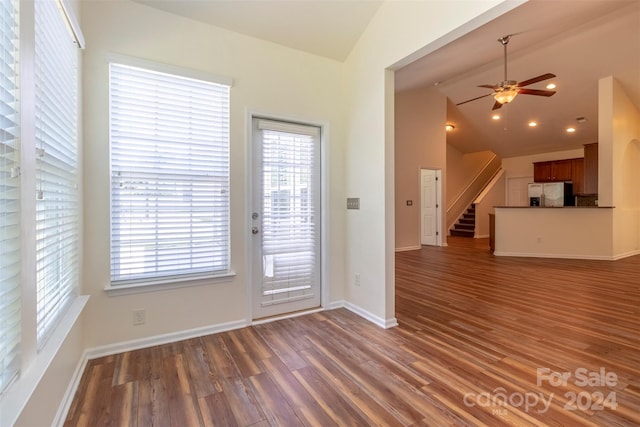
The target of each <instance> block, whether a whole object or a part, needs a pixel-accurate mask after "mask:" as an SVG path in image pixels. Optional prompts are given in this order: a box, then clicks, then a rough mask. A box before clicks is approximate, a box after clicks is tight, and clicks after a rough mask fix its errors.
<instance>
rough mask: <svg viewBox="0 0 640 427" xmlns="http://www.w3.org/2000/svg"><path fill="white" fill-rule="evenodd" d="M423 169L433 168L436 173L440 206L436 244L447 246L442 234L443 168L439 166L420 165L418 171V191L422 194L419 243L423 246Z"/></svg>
mask: <svg viewBox="0 0 640 427" xmlns="http://www.w3.org/2000/svg"><path fill="white" fill-rule="evenodd" d="M423 170H431V171H434V172H435V173H436V204H437V205H438V207H437V208H436V232H437V233H438V235H437V236H436V246H446V244H444V245H443V243H442V242H443V240H442V235H443V234H444V233H443V232H442V169H437V168H428V167H420V169H419V171H418V192H419V194H420V204H419V206H420V209H419V215H420V221H419V225H418V243H419V245H420V246H421V247H422V217H421V215H422V171H423Z"/></svg>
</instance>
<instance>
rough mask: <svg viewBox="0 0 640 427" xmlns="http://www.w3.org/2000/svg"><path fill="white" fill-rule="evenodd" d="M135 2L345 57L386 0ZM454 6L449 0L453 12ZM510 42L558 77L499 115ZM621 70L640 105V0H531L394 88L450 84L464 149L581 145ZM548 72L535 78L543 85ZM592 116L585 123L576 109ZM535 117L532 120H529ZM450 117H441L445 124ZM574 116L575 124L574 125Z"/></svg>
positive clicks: (525, 70)
mask: <svg viewBox="0 0 640 427" xmlns="http://www.w3.org/2000/svg"><path fill="white" fill-rule="evenodd" d="M134 1H136V2H138V3H142V4H146V5H149V6H151V7H155V8H158V9H162V10H164V11H166V12H169V13H174V14H177V15H181V16H185V17H188V18H191V19H195V20H199V21H203V22H207V23H210V24H212V25H216V26H218V27H222V28H226V29H229V30H232V31H235V32H239V33H243V34H247V35H249V36H252V37H257V38H261V39H264V40H268V41H271V42H274V43H278V44H281V45H284V46H287V47H291V48H294V49H299V50H302V51H306V52H309V53H313V54H317V55H321V56H325V57H328V58H331V59H335V60H338V61H343V60H344V59H345V58H346V57H347V56H348V55H349V52H350V51H351V50H352V48H353V46H354V44H355V43H356V42H357V40H358V38H359V37H360V35H361V34H362V31H364V29H365V28H366V26H367V25H368V23H369V22H370V20H371V18H372V17H373V16H374V15H375V13H376V12H377V10H378V8H379V7H380V5H381V4H382V1H379V0H333V1H326V0H284V1H283V0H243V1H239V0H134ZM424 1H427V0H424ZM456 7H463V4H462V3H461V4H459V5H457V4H456V2H452V8H451V9H452V13H455V8H456ZM507 34H515V35H514V36H513V37H512V39H511V40H510V42H509V45H508V78H509V80H516V81H523V80H526V79H529V78H531V77H534V76H538V75H540V74H544V73H553V74H555V75H556V76H557V77H556V78H554V79H553V80H549V81H553V82H554V83H556V84H557V89H556V90H557V93H556V94H555V95H554V96H552V97H550V98H546V97H538V96H529V95H518V96H517V97H516V99H515V100H514V101H513V102H512V103H510V104H507V105H505V106H503V107H502V108H501V109H500V110H498V113H499V114H500V119H499V120H492V119H491V116H492V111H491V107H492V106H493V103H494V101H493V99H492V98H491V97H490V96H487V97H485V98H482V99H478V100H476V101H473V102H469V103H467V104H464V105H460V106H457V105H456V104H458V103H460V102H462V101H465V100H468V99H471V98H475V97H478V96H482V95H485V94H487V93H490V92H491V90H490V89H486V88H478V87H477V86H478V85H481V84H491V85H494V84H498V83H500V82H501V81H502V80H503V78H504V75H503V74H504V68H503V67H504V63H503V50H502V45H501V44H500V43H499V42H498V41H497V39H498V38H499V37H502V36H504V35H507ZM607 76H614V77H615V78H616V79H617V80H618V81H619V82H620V83H621V84H622V86H623V88H624V89H625V91H626V92H627V93H628V95H629V97H630V98H631V100H632V101H633V102H634V103H635V105H636V107H638V108H639V109H640V0H588V1H587V0H562V1H549V0H530V1H528V2H526V3H524V4H523V5H521V6H519V7H517V8H515V9H514V10H512V11H511V12H508V13H506V14H505V15H503V16H501V17H499V18H498V19H495V20H494V21H491V22H490V23H488V24H486V25H484V26H482V27H480V28H478V29H477V30H475V31H472V32H470V33H468V34H466V35H464V36H462V37H460V38H458V39H457V40H455V41H453V42H451V43H449V44H447V45H446V46H444V47H442V48H440V49H438V50H436V51H434V52H432V53H430V54H429V55H426V56H424V57H422V58H421V59H418V60H416V61H415V62H413V63H411V64H409V65H407V66H405V67H403V68H401V69H399V70H397V71H396V90H397V91H400V90H411V89H415V88H418V87H422V88H424V87H429V88H432V89H433V90H438V91H440V92H442V93H443V94H445V95H446V96H447V98H448V99H449V102H448V120H449V121H450V122H451V123H453V124H454V125H455V130H454V131H453V132H450V133H449V134H448V138H447V140H448V142H449V143H451V144H453V145H455V146H456V147H458V148H459V149H460V150H462V151H464V152H473V151H481V150H487V149H490V150H493V151H494V152H496V153H497V154H499V155H500V156H502V157H510V156H516V155H524V154H533V153H540V152H548V151H557V150H564V149H569V148H577V147H581V146H582V144H585V143H590V142H595V141H597V139H598V134H597V132H598V126H597V122H598V117H597V116H598V80H599V79H601V78H603V77H607ZM543 83H544V84H546V83H548V82H547V81H545V82H541V83H538V84H535V85H532V86H530V88H534V89H543V88H544V85H543ZM578 117H584V118H586V120H587V121H586V122H585V123H581V124H578V123H577V122H576V118H578ZM531 120H536V121H537V123H538V126H536V127H535V128H531V127H529V126H528V123H529V121H531ZM443 125H444V124H443ZM568 126H573V127H575V128H576V132H574V133H573V134H568V133H567V132H566V131H565V129H566V128H567V127H568Z"/></svg>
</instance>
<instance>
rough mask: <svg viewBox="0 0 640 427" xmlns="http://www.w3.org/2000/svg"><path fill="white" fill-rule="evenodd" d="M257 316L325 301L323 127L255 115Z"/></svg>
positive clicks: (254, 261) (254, 312)
mask: <svg viewBox="0 0 640 427" xmlns="http://www.w3.org/2000/svg"><path fill="white" fill-rule="evenodd" d="M252 126H253V132H252V133H253V165H252V166H253V167H252V171H253V183H252V185H253V189H252V197H253V200H252V203H253V210H252V216H251V227H252V229H251V233H252V255H253V256H252V258H253V260H252V262H253V298H252V299H253V318H254V319H260V318H264V317H269V316H276V315H282V314H286V313H291V312H294V311H299V310H306V309H311V308H315V307H319V306H320V223H321V222H320V212H321V211H320V128H318V127H315V126H307V125H301V124H296V123H288V122H281V121H274V120H265V119H257V118H254V119H253V121H252Z"/></svg>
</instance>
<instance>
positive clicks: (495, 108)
mask: <svg viewBox="0 0 640 427" xmlns="http://www.w3.org/2000/svg"><path fill="white" fill-rule="evenodd" d="M499 108H502V104H500V103H499V102H498V101H496V103H495V104H493V108H492V109H491V110H492V111H493V110H497V109H499Z"/></svg>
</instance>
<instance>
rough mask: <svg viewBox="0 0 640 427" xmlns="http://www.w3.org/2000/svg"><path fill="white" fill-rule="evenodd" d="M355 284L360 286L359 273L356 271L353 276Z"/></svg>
mask: <svg viewBox="0 0 640 427" xmlns="http://www.w3.org/2000/svg"><path fill="white" fill-rule="evenodd" d="M353 283H354V284H355V285H356V286H360V273H356V274H355V276H354V282H353Z"/></svg>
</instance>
